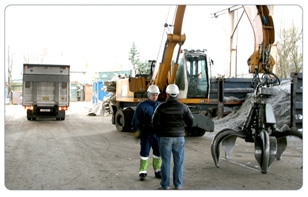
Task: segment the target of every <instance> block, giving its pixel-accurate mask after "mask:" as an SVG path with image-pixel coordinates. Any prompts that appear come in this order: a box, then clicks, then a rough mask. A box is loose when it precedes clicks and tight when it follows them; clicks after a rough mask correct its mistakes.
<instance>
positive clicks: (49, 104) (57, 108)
mask: <svg viewBox="0 0 308 197" xmlns="http://www.w3.org/2000/svg"><path fill="white" fill-rule="evenodd" d="M22 98H23V99H22V105H23V107H24V108H25V109H26V111H27V119H28V120H36V119H37V118H56V120H65V111H66V110H67V109H68V107H69V101H70V66H69V65H53V64H23V85H22Z"/></svg>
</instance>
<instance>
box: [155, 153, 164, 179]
mask: <svg viewBox="0 0 308 197" xmlns="http://www.w3.org/2000/svg"><path fill="white" fill-rule="evenodd" d="M161 163H162V160H161V158H160V157H156V156H154V157H153V168H154V172H155V177H156V178H158V179H161V173H160V168H161Z"/></svg>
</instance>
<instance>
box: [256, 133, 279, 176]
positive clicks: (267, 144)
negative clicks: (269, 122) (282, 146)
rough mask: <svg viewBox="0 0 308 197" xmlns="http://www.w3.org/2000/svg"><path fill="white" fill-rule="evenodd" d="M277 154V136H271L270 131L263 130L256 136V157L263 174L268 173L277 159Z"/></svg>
mask: <svg viewBox="0 0 308 197" xmlns="http://www.w3.org/2000/svg"><path fill="white" fill-rule="evenodd" d="M276 154H277V141H276V138H275V137H270V136H269V135H268V133H267V132H266V131H264V130H263V131H262V132H260V133H259V135H257V136H256V138H255V158H256V160H257V162H258V163H259V165H260V167H261V172H262V173H263V174H266V173H267V170H268V167H269V166H270V164H271V163H272V162H273V161H274V160H275V159H276Z"/></svg>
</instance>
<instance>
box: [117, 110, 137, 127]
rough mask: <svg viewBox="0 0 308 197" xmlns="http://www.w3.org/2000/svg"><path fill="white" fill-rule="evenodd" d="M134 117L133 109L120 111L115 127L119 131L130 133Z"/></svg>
mask: <svg viewBox="0 0 308 197" xmlns="http://www.w3.org/2000/svg"><path fill="white" fill-rule="evenodd" d="M133 115H134V110H133V109H131V108H127V109H125V110H118V111H117V112H116V115H115V125H116V128H117V130H118V131H120V132H124V131H130V128H131V122H132V119H133Z"/></svg>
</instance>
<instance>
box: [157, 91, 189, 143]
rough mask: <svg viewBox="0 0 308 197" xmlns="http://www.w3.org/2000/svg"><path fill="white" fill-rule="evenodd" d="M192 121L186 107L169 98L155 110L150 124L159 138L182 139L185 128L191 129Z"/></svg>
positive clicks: (175, 99)
mask: <svg viewBox="0 0 308 197" xmlns="http://www.w3.org/2000/svg"><path fill="white" fill-rule="evenodd" d="M193 120H194V116H193V115H192V113H191V111H190V109H189V108H188V106H187V105H185V104H183V103H180V102H178V99H177V98H173V97H170V98H168V99H167V100H166V102H164V103H162V104H160V105H159V106H158V107H157V108H156V110H155V112H154V115H153V118H152V123H153V126H154V128H155V130H156V132H157V135H158V136H160V137H183V136H185V127H191V126H192V124H193Z"/></svg>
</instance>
